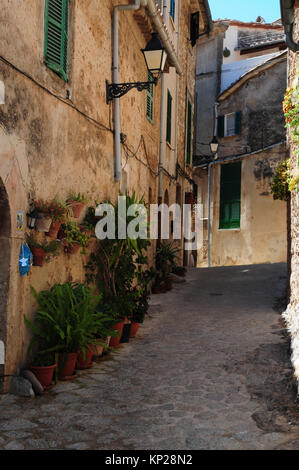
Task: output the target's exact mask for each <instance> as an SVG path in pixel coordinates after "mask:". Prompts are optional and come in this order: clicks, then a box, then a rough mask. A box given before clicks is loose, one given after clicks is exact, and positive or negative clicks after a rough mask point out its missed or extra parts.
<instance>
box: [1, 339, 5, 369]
mask: <svg viewBox="0 0 299 470" xmlns="http://www.w3.org/2000/svg"><path fill="white" fill-rule="evenodd" d="M3 364H5V346H4V343H3V341H0V365H3Z"/></svg>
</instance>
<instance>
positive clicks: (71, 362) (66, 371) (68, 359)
mask: <svg viewBox="0 0 299 470" xmlns="http://www.w3.org/2000/svg"><path fill="white" fill-rule="evenodd" d="M77 357H78V353H77V352H73V353H68V354H66V355H64V354H60V356H59V366H60V368H61V369H62V370H61V372H60V373H59V378H60V379H61V380H68V379H71V378H72V377H73V376H74V371H75V367H76V362H77Z"/></svg>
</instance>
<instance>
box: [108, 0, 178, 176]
mask: <svg viewBox="0 0 299 470" xmlns="http://www.w3.org/2000/svg"><path fill="white" fill-rule="evenodd" d="M141 7H143V8H146V9H147V12H148V15H149V17H150V18H151V19H152V21H153V23H154V25H155V28H156V32H157V33H158V35H159V37H160V39H161V41H162V44H163V45H164V47H165V49H166V51H167V54H168V57H169V61H170V63H171V66H172V67H175V69H176V71H177V73H178V74H179V75H183V69H182V67H181V64H180V63H179V61H178V58H177V56H176V53H175V50H174V47H173V45H172V43H171V41H170V39H169V37H168V34H167V31H166V29H165V21H164V22H163V21H162V19H161V15H160V14H159V12H158V9H157V7H156V3H155V1H154V0H135V3H134V4H128V5H118V6H116V7H114V10H113V82H114V83H119V77H118V75H119V74H118V71H119V58H118V56H119V43H118V12H119V11H136V10H139V9H140V8H141ZM114 147H115V181H120V179H121V157H120V153H121V152H120V113H119V98H115V100H114Z"/></svg>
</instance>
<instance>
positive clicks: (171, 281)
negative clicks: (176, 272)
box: [166, 277, 173, 290]
mask: <svg viewBox="0 0 299 470" xmlns="http://www.w3.org/2000/svg"><path fill="white" fill-rule="evenodd" d="M172 284H173V278H172V277H170V278H169V279H167V282H166V289H167V290H171V289H172Z"/></svg>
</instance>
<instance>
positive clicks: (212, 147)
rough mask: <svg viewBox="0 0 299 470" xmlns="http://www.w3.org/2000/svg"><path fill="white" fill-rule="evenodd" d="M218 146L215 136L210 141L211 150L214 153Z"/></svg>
mask: <svg viewBox="0 0 299 470" xmlns="http://www.w3.org/2000/svg"><path fill="white" fill-rule="evenodd" d="M218 147H219V142H218V141H217V139H216V138H214V139H213V140H212V142H211V143H210V148H211V152H212V153H213V154H216V153H217V151H218Z"/></svg>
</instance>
